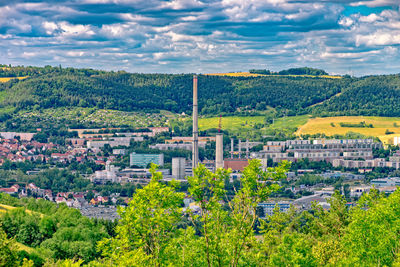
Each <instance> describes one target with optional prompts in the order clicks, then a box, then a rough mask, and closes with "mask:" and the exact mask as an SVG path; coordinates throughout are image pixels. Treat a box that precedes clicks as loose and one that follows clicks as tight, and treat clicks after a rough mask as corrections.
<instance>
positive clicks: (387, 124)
mask: <svg viewBox="0 0 400 267" xmlns="http://www.w3.org/2000/svg"><path fill="white" fill-rule="evenodd" d="M363 121H365V123H366V124H372V125H373V126H374V128H363V127H341V126H340V125H339V123H341V122H347V123H360V122H363ZM331 123H333V124H334V126H332V125H331ZM394 123H396V124H397V125H398V127H395V126H394ZM386 130H389V131H391V132H393V133H394V134H390V135H386V134H385V132H386ZM348 132H355V133H360V134H363V135H366V136H374V137H378V138H379V139H380V140H381V141H382V142H383V143H385V144H389V143H390V142H391V141H392V140H391V139H393V136H398V135H400V118H399V117H368V116H349V117H346V116H344V117H326V118H312V119H309V120H308V122H307V123H306V124H304V125H303V126H301V127H300V128H299V129H298V131H297V132H296V134H297V135H301V134H316V133H323V134H326V135H328V136H331V135H334V134H340V135H345V134H346V133H348Z"/></svg>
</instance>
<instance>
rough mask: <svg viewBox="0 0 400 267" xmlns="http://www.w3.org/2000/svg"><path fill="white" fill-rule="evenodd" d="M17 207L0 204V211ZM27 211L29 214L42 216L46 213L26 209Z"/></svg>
mask: <svg viewBox="0 0 400 267" xmlns="http://www.w3.org/2000/svg"><path fill="white" fill-rule="evenodd" d="M13 209H16V207H13V206H9V205H5V204H0V212H7V211H8V210H13ZM25 212H26V213H28V214H38V215H40V217H43V216H44V215H43V214H42V213H39V212H36V211H31V210H28V209H25Z"/></svg>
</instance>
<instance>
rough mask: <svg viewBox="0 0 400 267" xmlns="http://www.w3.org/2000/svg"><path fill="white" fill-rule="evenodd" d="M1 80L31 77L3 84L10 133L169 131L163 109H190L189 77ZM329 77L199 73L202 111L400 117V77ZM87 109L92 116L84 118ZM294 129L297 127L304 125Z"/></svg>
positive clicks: (0, 98) (26, 70) (57, 71)
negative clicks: (57, 127) (112, 128)
mask: <svg viewBox="0 0 400 267" xmlns="http://www.w3.org/2000/svg"><path fill="white" fill-rule="evenodd" d="M295 70H296V71H297V69H295ZM304 70H307V71H310V70H309V69H307V68H305V69H304ZM304 70H303V72H304ZM313 71H314V72H315V71H316V70H313ZM318 71H319V72H320V73H322V74H323V73H324V72H322V70H318ZM287 72H288V73H292V72H293V70H288V71H287ZM319 72H318V73H319ZM282 73H286V72H284V71H283V72H282ZM0 77H3V78H4V77H8V78H16V77H26V78H25V79H22V80H20V79H5V80H6V82H1V83H0V123H1V124H2V125H3V126H2V128H10V127H7V125H6V123H7V121H8V126H10V125H22V126H24V125H33V124H32V123H29V121H28V120H31V121H32V120H36V122H35V123H37V124H38V125H39V126H40V123H42V122H43V123H48V122H49V120H50V121H60V120H63V124H65V125H73V124H76V123H82V122H83V123H84V124H85V125H86V126H87V125H89V126H90V125H91V126H94V125H130V126H146V125H149V124H151V125H165V124H166V123H167V121H168V118H167V117H165V116H163V115H157V113H159V112H160V110H166V111H168V112H170V113H171V114H182V113H185V114H187V115H190V114H191V110H192V106H191V103H192V75H191V74H138V73H136V74H131V73H126V72H106V71H98V70H92V69H75V68H61V67H50V66H46V67H44V68H40V67H8V66H7V67H3V68H0ZM327 77H329V76H326V75H321V76H312V77H310V76H296V75H294V76H290V75H289V76H282V75H264V76H263V75H261V76H255V77H251V76H250V77H246V76H244V77H243V76H219V75H200V76H199V113H200V115H203V116H207V117H210V116H211V117H212V116H218V115H222V116H232V115H235V116H248V115H252V116H254V115H260V116H264V114H265V112H266V111H268V112H270V111H271V112H272V113H273V114H274V117H275V118H280V117H285V116H296V115H297V116H298V115H305V114H312V115H314V116H315V117H320V116H339V115H346V116H348V115H352V116H356V115H368V116H400V102H399V101H398V100H399V99H400V90H399V89H400V76H399V75H384V76H383V75H382V76H369V77H363V78H351V77H348V76H343V77H342V78H341V79H331V78H327ZM88 110H90V111H91V112H92V114H94V115H92V116H90V115H87V116H86V115H84V114H85V112H87V111H88ZM150 114H156V115H150ZM173 117H174V116H173ZM175 117H176V116H175ZM249 120H251V119H249ZM303 123H305V121H304V122H303ZM249 125H250V124H249ZM296 125H297V126H295V125H292V126H291V127H292V128H293V127H298V126H299V125H301V124H296ZM208 128H213V127H208ZM270 128H271V127H270Z"/></svg>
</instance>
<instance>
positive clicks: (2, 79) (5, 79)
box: [0, 76, 28, 83]
mask: <svg viewBox="0 0 400 267" xmlns="http://www.w3.org/2000/svg"><path fill="white" fill-rule="evenodd" d="M26 78H28V76H25V77H0V83H5V82H8V81H9V80H12V79H18V80H23V79H26Z"/></svg>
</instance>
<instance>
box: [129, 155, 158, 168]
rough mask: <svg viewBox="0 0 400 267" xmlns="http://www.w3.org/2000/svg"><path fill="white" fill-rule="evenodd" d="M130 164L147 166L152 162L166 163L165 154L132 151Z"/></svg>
mask: <svg viewBox="0 0 400 267" xmlns="http://www.w3.org/2000/svg"><path fill="white" fill-rule="evenodd" d="M129 163H130V166H139V167H143V168H146V167H147V165H149V164H150V163H154V164H157V165H159V166H163V165H164V154H138V153H136V152H132V153H131V154H130V161H129Z"/></svg>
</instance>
